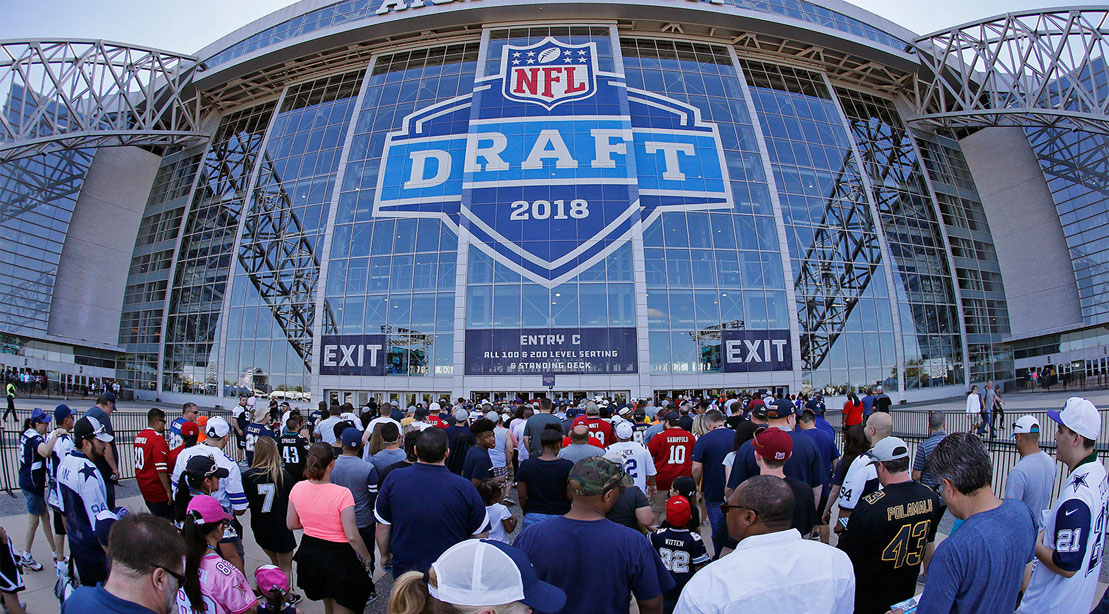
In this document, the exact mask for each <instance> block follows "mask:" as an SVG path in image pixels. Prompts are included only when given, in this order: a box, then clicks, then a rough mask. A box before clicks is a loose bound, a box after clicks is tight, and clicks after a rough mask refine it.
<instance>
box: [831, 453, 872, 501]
mask: <svg viewBox="0 0 1109 614" xmlns="http://www.w3.org/2000/svg"><path fill="white" fill-rule="evenodd" d="M872 460H873V457H872V456H870V452H867V453H865V454H860V455H858V456H857V457H855V460H853V461H851V466H850V467H848V468H847V474H846V475H844V476H843V486H842V487H841V488H840V491H839V498H838V499H836V502H837V503H838V504H839V507H840V509H845V510H853V509H855V506H856V505H858V504H859V500H860V499H862V498H863V497H865V496H866V495H869V494H870V493H872V492H874V491H876V490H881V489H882V483H881V482H879V481H878V470H877V469H875V468H874V465H872V464H870V461H872Z"/></svg>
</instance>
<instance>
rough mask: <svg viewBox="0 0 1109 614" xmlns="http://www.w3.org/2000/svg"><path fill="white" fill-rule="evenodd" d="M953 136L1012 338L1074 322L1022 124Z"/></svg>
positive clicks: (1049, 208)
mask: <svg viewBox="0 0 1109 614" xmlns="http://www.w3.org/2000/svg"><path fill="white" fill-rule="evenodd" d="M959 144H960V146H961V147H962V149H963V155H964V156H965V157H966V160H967V164H968V165H969V166H970V171H971V174H972V175H973V176H974V183H975V185H976V186H977V188H978V195H979V196H981V197H982V207H983V209H985V213H986V221H987V222H988V223H989V225H990V232H991V233H992V234H993V240H994V246H995V248H996V249H997V259H998V262H999V264H1000V265H1001V276H1002V278H1004V279H1005V300H1006V301H1007V302H1008V306H1009V326H1010V328H1011V330H1012V336H1013V338H1017V339H1020V338H1026V337H1033V336H1036V335H1039V334H1045V333H1048V332H1052V331H1058V330H1063V329H1067V328H1073V327H1076V326H1081V325H1082V309H1081V305H1080V304H1079V302H1078V286H1077V285H1076V283H1075V279H1074V267H1073V266H1072V265H1071V257H1070V252H1069V250H1068V249H1067V241H1066V237H1065V236H1064V235H1063V227H1062V225H1061V224H1060V223H1059V214H1058V212H1057V211H1056V209H1055V202H1054V200H1053V199H1052V197H1051V192H1050V191H1049V190H1048V188H1047V183H1046V182H1045V181H1044V176H1043V172H1042V171H1041V169H1040V165H1039V162H1038V161H1037V159H1036V154H1035V153H1034V152H1033V151H1032V147H1031V146H1030V145H1029V144H1028V138H1027V137H1026V136H1025V134H1024V130H1023V129H1021V128H1008V127H1005V128H1001V127H998V128H986V129H984V130H979V131H978V132H976V133H974V134H972V135H970V136H968V137H966V138H964V139H962V140H961V141H960V142H959Z"/></svg>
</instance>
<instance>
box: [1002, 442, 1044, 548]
mask: <svg viewBox="0 0 1109 614" xmlns="http://www.w3.org/2000/svg"><path fill="white" fill-rule="evenodd" d="M1054 483H1055V459H1053V458H1051V456H1049V455H1048V454H1047V453H1046V452H1043V451H1040V452H1037V453H1035V454H1029V455H1028V456H1025V457H1024V458H1022V459H1020V461H1018V462H1017V464H1016V465H1014V466H1013V468H1012V470H1010V471H1009V477H1008V478H1007V479H1006V480H1005V498H1006V499H1019V500H1021V501H1024V503H1025V505H1027V506H1028V509H1030V510H1032V517H1033V518H1034V519H1035V520H1036V530H1037V531H1039V530H1040V529H1042V528H1043V524H1044V515H1043V513H1042V512H1043V510H1046V509H1050V508H1051V486H1052V485H1053V484H1054Z"/></svg>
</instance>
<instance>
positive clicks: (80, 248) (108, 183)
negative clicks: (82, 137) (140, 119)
mask: <svg viewBox="0 0 1109 614" xmlns="http://www.w3.org/2000/svg"><path fill="white" fill-rule="evenodd" d="M161 160H162V158H161V157H160V156H158V155H155V154H153V153H150V152H149V151H146V150H144V149H139V148H137V147H109V148H105V149H101V150H99V151H97V153H96V157H95V158H93V161H92V165H91V166H90V167H89V172H88V175H87V176H86V178H85V183H84V185H83V186H82V188H81V195H80V197H78V199H77V206H76V207H75V209H74V211H73V219H72V220H70V223H69V234H68V235H67V236H66V239H65V245H64V246H63V247H62V256H61V261H60V263H59V264H58V278H57V282H56V283H55V285H54V300H53V303H52V304H51V306H50V322H49V324H48V328H47V331H48V332H49V333H50V334H51V335H56V336H58V337H62V338H65V339H71V340H73V341H74V342H77V343H80V342H82V341H84V342H91V343H97V344H108V345H113V346H114V345H117V344H118V343H119V322H120V314H121V312H122V309H123V288H124V285H125V284H126V283H127V271H128V269H129V268H130V264H131V253H132V252H133V251H134V248H135V237H136V235H137V234H138V230H139V222H140V221H142V215H143V210H144V209H145V208H146V199H147V197H148V195H149V194H150V187H151V185H153V183H154V175H155V173H157V171H158V165H159V164H160V163H161Z"/></svg>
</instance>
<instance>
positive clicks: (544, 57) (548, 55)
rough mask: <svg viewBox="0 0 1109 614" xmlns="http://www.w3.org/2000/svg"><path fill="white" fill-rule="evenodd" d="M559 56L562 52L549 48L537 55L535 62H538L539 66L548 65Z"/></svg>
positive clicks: (555, 48)
mask: <svg viewBox="0 0 1109 614" xmlns="http://www.w3.org/2000/svg"><path fill="white" fill-rule="evenodd" d="M560 55H562V50H561V49H558V48H557V47H550V48H547V49H544V50H543V51H542V52H541V53H540V54H539V57H538V58H537V59H536V61H537V62H539V63H540V64H547V63H550V62H553V61H555V60H557V59H558V56H560Z"/></svg>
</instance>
